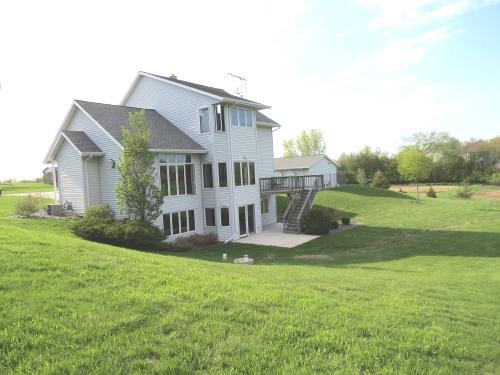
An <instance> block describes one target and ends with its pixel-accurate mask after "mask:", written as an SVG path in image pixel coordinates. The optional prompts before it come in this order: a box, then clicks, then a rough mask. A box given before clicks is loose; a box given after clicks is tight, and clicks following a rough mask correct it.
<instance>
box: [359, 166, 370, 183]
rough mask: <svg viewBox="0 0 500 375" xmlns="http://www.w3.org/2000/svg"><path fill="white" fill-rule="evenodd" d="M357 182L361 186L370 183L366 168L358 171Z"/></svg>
mask: <svg viewBox="0 0 500 375" xmlns="http://www.w3.org/2000/svg"><path fill="white" fill-rule="evenodd" d="M356 182H357V183H358V184H360V185H361V186H365V185H366V184H367V183H368V179H367V178H366V172H365V170H364V169H362V168H359V169H358V170H357V172H356Z"/></svg>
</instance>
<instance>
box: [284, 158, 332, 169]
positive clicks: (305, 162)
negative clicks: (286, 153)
mask: <svg viewBox="0 0 500 375" xmlns="http://www.w3.org/2000/svg"><path fill="white" fill-rule="evenodd" d="M323 158H328V160H330V161H332V162H333V160H331V159H330V158H329V157H328V156H326V155H310V156H296V157H290V158H276V159H274V170H276V171H279V170H286V169H307V168H310V167H312V166H313V165H314V164H316V163H317V162H318V161H320V160H321V159H323Z"/></svg>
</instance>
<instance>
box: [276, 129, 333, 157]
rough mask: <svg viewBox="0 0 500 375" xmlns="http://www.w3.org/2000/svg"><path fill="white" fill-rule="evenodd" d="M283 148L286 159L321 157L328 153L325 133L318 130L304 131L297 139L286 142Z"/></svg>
mask: <svg viewBox="0 0 500 375" xmlns="http://www.w3.org/2000/svg"><path fill="white" fill-rule="evenodd" d="M283 147H284V149H285V156H286V157H290V156H308V155H321V154H324V153H325V151H326V144H325V140H324V139H323V133H322V132H321V130H318V129H311V130H309V131H305V130H302V132H301V133H300V134H299V136H298V137H297V138H295V139H287V140H285V141H284V142H283Z"/></svg>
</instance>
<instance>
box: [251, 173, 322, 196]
mask: <svg viewBox="0 0 500 375" xmlns="http://www.w3.org/2000/svg"><path fill="white" fill-rule="evenodd" d="M318 185H319V189H322V188H323V176H322V175H311V176H283V177H267V178H261V179H260V192H261V193H287V192H292V191H300V190H308V189H311V188H313V187H316V188H318Z"/></svg>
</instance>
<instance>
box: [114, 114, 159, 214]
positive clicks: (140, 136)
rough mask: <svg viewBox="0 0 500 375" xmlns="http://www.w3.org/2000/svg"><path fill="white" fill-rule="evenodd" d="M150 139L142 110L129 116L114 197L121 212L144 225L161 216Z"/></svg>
mask: <svg viewBox="0 0 500 375" xmlns="http://www.w3.org/2000/svg"><path fill="white" fill-rule="evenodd" d="M150 137H151V135H150V131H149V129H148V127H147V124H146V113H145V111H144V110H140V111H137V112H131V113H129V125H128V126H127V127H125V128H123V154H122V155H121V156H120V161H119V163H118V171H119V172H120V176H121V179H120V182H119V184H118V185H117V187H116V197H117V201H118V205H119V207H120V210H121V212H123V213H125V214H127V215H128V217H129V218H130V219H134V220H138V221H141V222H144V223H151V222H152V221H153V220H154V219H156V218H157V217H158V216H159V215H160V214H161V210H160V207H161V204H162V202H163V198H162V195H161V192H160V189H159V187H158V183H157V180H156V178H155V175H156V170H155V167H154V154H153V153H152V152H151V151H149V140H150Z"/></svg>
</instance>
